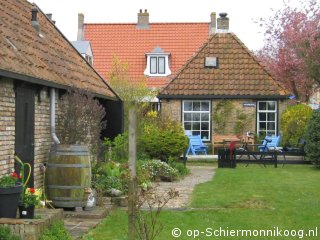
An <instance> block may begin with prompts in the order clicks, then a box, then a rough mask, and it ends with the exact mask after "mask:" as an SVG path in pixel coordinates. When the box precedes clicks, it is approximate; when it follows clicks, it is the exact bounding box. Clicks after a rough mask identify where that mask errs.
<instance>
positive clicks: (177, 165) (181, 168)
mask: <svg viewBox="0 0 320 240" xmlns="http://www.w3.org/2000/svg"><path fill="white" fill-rule="evenodd" d="M168 164H169V166H170V167H172V168H174V169H176V170H177V171H178V175H179V176H186V175H188V174H189V173H190V169H189V168H187V166H186V165H184V164H183V163H182V162H178V161H177V160H175V159H174V158H170V159H169V161H168Z"/></svg>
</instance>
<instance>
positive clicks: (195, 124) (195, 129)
mask: <svg viewBox="0 0 320 240" xmlns="http://www.w3.org/2000/svg"><path fill="white" fill-rule="evenodd" d="M210 116H211V106H210V101H200V100H195V101H192V100H185V101H183V126H184V130H186V131H190V132H191V133H192V135H201V138H202V139H203V140H204V141H210V121H211V120H210V119H211V117H210Z"/></svg>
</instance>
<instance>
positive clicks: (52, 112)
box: [50, 88, 60, 144]
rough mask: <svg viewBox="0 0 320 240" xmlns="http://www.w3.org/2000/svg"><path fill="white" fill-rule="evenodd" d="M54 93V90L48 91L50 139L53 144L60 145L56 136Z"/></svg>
mask: <svg viewBox="0 0 320 240" xmlns="http://www.w3.org/2000/svg"><path fill="white" fill-rule="evenodd" d="M55 103H56V91H55V89H54V88H51V90H50V126H51V137H52V140H53V141H54V143H55V144H60V141H59V139H58V137H57V135H56V104H55Z"/></svg>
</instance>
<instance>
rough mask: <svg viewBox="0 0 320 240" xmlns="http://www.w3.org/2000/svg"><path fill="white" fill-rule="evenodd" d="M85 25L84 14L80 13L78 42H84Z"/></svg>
mask: <svg viewBox="0 0 320 240" xmlns="http://www.w3.org/2000/svg"><path fill="white" fill-rule="evenodd" d="M83 24H84V15H83V13H79V14H78V36H77V41H83V40H84V32H83Z"/></svg>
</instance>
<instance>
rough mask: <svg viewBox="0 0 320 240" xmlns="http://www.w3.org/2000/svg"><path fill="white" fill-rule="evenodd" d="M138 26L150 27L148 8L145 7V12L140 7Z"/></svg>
mask: <svg viewBox="0 0 320 240" xmlns="http://www.w3.org/2000/svg"><path fill="white" fill-rule="evenodd" d="M137 28H139V29H148V28H149V13H148V11H147V9H145V10H144V12H142V9H140V12H139V13H138V23H137Z"/></svg>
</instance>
